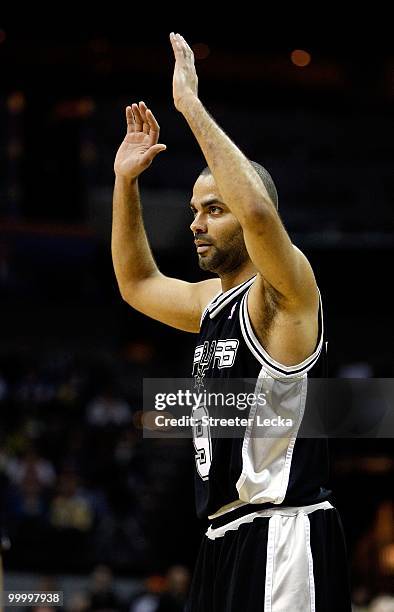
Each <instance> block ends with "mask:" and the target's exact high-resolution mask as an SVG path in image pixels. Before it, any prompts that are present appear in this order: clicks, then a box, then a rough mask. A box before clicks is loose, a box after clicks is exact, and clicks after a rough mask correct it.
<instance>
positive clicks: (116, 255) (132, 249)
mask: <svg viewBox="0 0 394 612" xmlns="http://www.w3.org/2000/svg"><path fill="white" fill-rule="evenodd" d="M111 247H112V261H113V264H114V270H115V275H116V279H117V281H118V285H119V289H120V292H121V293H122V294H123V291H124V290H125V289H126V287H130V285H132V284H134V283H138V282H139V281H141V280H143V279H145V278H148V277H149V276H151V275H152V274H153V273H155V272H156V271H157V266H156V264H155V261H154V258H153V255H152V252H151V250H150V247H149V243H148V238H147V236H146V232H145V228H144V223H143V219H142V211H141V203H140V197H139V189H138V181H137V179H135V180H132V181H130V180H127V179H125V178H122V177H118V176H117V177H116V179H115V187H114V195H113V217H112V245H111Z"/></svg>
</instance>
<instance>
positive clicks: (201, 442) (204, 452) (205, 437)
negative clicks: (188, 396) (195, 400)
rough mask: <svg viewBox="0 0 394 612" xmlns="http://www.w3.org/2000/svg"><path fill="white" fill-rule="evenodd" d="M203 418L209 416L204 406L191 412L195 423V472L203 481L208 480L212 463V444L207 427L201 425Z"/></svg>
mask: <svg viewBox="0 0 394 612" xmlns="http://www.w3.org/2000/svg"><path fill="white" fill-rule="evenodd" d="M203 416H206V417H208V416H209V414H208V410H207V409H206V407H205V406H199V407H198V408H195V409H194V410H193V418H194V422H195V424H194V425H193V444H194V448H195V450H196V454H195V459H196V468H197V472H198V474H199V475H200V477H201V478H202V479H203V480H208V478H209V468H210V467H211V461H212V442H211V432H210V428H209V425H208V424H204V423H203V420H202V417H203Z"/></svg>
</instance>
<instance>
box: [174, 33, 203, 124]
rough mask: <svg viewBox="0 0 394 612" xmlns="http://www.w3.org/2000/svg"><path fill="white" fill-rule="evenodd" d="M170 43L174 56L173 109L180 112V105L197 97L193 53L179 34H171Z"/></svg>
mask: <svg viewBox="0 0 394 612" xmlns="http://www.w3.org/2000/svg"><path fill="white" fill-rule="evenodd" d="M170 41H171V45H172V49H173V51H174V56H175V67H174V76H173V80H172V93H173V97H174V104H175V108H176V109H177V110H179V111H180V112H182V105H183V104H185V103H187V99H188V98H189V97H190V96H193V97H197V96H198V78H197V72H196V68H195V66H194V53H193V51H192V50H191V48H190V47H189V45H188V44H187V42H186V40H185V39H184V38H183V36H181V35H180V34H174V32H171V34H170Z"/></svg>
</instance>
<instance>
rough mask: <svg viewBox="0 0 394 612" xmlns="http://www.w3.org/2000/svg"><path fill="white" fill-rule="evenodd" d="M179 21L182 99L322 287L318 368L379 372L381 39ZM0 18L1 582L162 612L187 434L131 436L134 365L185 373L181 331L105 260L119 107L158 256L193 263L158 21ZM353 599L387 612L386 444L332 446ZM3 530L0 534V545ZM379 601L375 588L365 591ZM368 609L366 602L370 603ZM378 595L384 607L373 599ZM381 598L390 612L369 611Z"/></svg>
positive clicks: (184, 569)
mask: <svg viewBox="0 0 394 612" xmlns="http://www.w3.org/2000/svg"><path fill="white" fill-rule="evenodd" d="M191 23H193V20H192V19H190V20H189V21H188V25H187V26H186V27H185V26H183V27H181V26H179V31H180V32H181V33H182V34H183V35H184V36H185V37H186V39H187V40H188V42H189V43H190V44H191V46H192V47H193V49H194V52H195V56H196V64H197V70H198V74H199V82H200V89H199V93H200V97H201V99H202V101H203V102H204V104H205V105H206V107H207V108H208V110H209V112H210V113H211V114H212V115H213V116H214V117H215V119H216V120H217V121H218V122H219V124H220V125H221V126H222V127H223V128H224V130H225V131H226V132H227V133H228V135H229V136H230V137H231V138H232V139H233V140H234V141H235V142H236V144H237V145H238V146H240V148H241V149H242V150H243V151H244V153H245V154H246V155H247V156H248V157H249V158H251V159H254V160H255V161H258V162H259V163H261V164H263V165H264V166H265V167H267V168H268V170H269V171H270V172H271V174H272V176H273V178H274V180H275V182H276V185H277V188H278V192H279V206H280V212H281V216H282V219H283V221H284V223H285V225H286V227H287V229H288V231H289V233H290V236H291V238H292V240H293V242H294V243H295V244H296V245H297V246H299V247H300V248H301V249H302V250H303V251H304V252H305V253H306V254H307V256H308V257H309V259H310V261H311V263H312V265H313V268H314V271H315V274H316V277H317V281H318V284H319V287H320V289H321V292H322V295H323V300H324V305H325V320H326V324H327V329H328V338H329V358H330V375H331V376H333V377H338V376H339V377H351V378H356V377H392V376H393V374H394V363H393V355H392V337H393V324H392V312H393V308H392V302H391V299H389V298H388V295H389V286H390V285H391V284H392V262H393V259H392V258H393V253H394V214H393V203H394V173H393V158H394V150H393V149H394V144H393V143H394V123H393V104H394V51H393V49H388V48H384V47H383V45H380V46H379V45H377V46H372V45H371V44H369V42H366V41H365V40H364V41H361V42H360V43H359V42H358V41H357V44H356V43H355V44H354V45H347V46H345V45H342V44H341V43H340V41H339V40H336V39H335V32H334V33H333V34H332V36H331V37H330V38H329V39H323V38H319V36H318V35H315V36H314V37H313V38H314V39H313V40H312V38H311V37H310V36H309V37H304V38H303V37H302V36H298V37H294V36H293V37H291V36H289V37H287V36H286V35H285V33H284V32H282V33H281V34H278V33H277V31H275V35H273V34H271V36H264V37H262V36H247V35H246V33H245V32H244V31H241V33H239V35H238V36H237V37H235V36H233V35H230V33H229V32H228V31H227V30H225V29H223V28H222V29H219V30H214V29H213V28H211V30H210V29H209V28H198V27H196V25H195V27H193V26H191V25H190V24H191ZM176 27H177V24H176V23H175V24H171V25H170V26H169V27H168V28H164V26H163V27H162V28H161V29H160V28H158V27H157V26H156V29H155V30H154V31H153V30H152V29H151V28H148V30H147V32H146V33H144V34H140V35H139V36H136V35H135V32H134V31H133V30H132V32H131V33H130V29H128V28H127V27H126V24H124V25H123V26H122V25H119V24H118V26H117V27H109V26H107V27H101V28H97V29H95V30H94V29H93V28H91V27H90V28H86V29H84V30H81V31H75V29H73V30H68V31H66V30H65V31H64V32H61V31H59V30H58V29H56V31H54V30H53V29H50V28H48V29H44V28H41V29H40V30H38V29H37V28H30V29H28V28H25V29H22V28H16V27H7V25H6V24H4V26H2V24H1V23H0V70H1V75H2V79H1V88H0V133H1V139H0V298H1V299H0V308H1V321H2V332H1V345H0V411H1V412H0V414H1V417H0V525H2V527H3V548H4V553H3V560H4V564H5V569H6V588H8V589H9V590H11V589H19V590H22V589H23V588H26V589H27V588H30V589H31V588H35V589H37V588H41V589H42V590H55V589H56V588H61V589H62V590H63V591H64V593H65V598H66V600H65V604H64V607H65V609H67V610H70V611H71V610H73V611H75V612H76V611H81V612H82V611H85V610H93V609H94V610H102V609H107V610H108V609H114V610H129V611H130V612H157V610H161V611H163V610H167V611H168V610H181V609H182V601H183V599H184V597H185V594H186V593H187V589H188V582H189V577H190V572H191V571H192V568H193V565H194V561H195V557H196V554H197V549H198V544H199V540H200V537H201V535H202V534H203V533H204V531H205V529H206V525H205V524H201V523H199V522H198V521H197V520H196V518H195V512H194V491H193V463H194V459H193V452H192V444H191V441H190V440H174V441H171V442H169V441H166V440H143V439H142V433H141V421H140V419H141V408H142V404H141V396H142V380H143V378H144V377H153V376H154V377H165V376H171V377H174V376H177V377H187V376H189V373H190V365H191V355H192V351H193V347H194V341H195V337H194V336H193V335H191V334H190V335H189V334H185V333H182V332H178V331H176V330H172V329H169V328H166V327H165V326H164V325H161V324H159V323H156V322H154V321H151V320H149V319H147V318H145V317H143V316H142V315H139V314H138V313H136V312H134V311H133V310H132V309H131V308H130V307H128V306H127V305H126V304H124V303H122V300H121V298H120V295H119V292H118V289H117V285H116V280H115V277H114V274H113V270H112V263H111V256H110V229H111V198H112V188H113V179H114V177H113V160H114V156H115V153H116V150H117V147H118V145H119V144H120V142H121V140H122V138H123V136H124V131H125V125H124V124H125V120H124V108H125V106H126V105H127V104H130V103H131V102H138V101H139V100H144V101H145V102H146V103H147V105H148V106H149V107H150V108H152V110H153V112H154V113H155V115H156V117H157V119H158V121H159V123H160V126H161V138H160V142H163V143H165V144H166V145H167V151H166V152H165V153H163V154H161V155H160V156H159V157H158V158H157V160H156V161H155V162H154V164H153V165H152V166H151V168H150V169H149V170H148V171H147V172H146V173H145V174H144V175H143V177H142V179H141V181H140V185H141V193H142V202H143V206H144V215H145V222H146V227H147V231H148V235H149V238H150V242H151V245H152V247H153V250H154V253H155V256H156V259H157V262H158V264H159V266H160V268H161V270H162V271H163V272H165V273H167V274H170V275H172V276H176V277H179V278H183V279H185V280H189V281H197V280H201V279H202V278H206V276H204V275H203V273H202V272H201V271H199V269H198V266H197V262H196V255H195V251H194V247H193V243H192V240H191V238H192V235H191V232H190V230H189V224H190V222H191V215H190V212H189V208H188V203H189V200H190V198H191V192H192V187H193V183H194V181H195V180H196V178H197V176H198V174H199V172H200V171H201V169H202V168H203V167H204V166H205V161H204V159H203V157H202V155H201V153H200V150H199V148H198V146H197V144H196V142H195V141H194V140H193V137H192V134H191V132H190V130H189V128H188V127H187V124H186V122H185V120H184V119H183V117H182V116H181V115H180V114H179V113H177V111H176V110H175V108H174V107H173V103H172V92H171V79H172V69H173V59H172V51H171V48H170V44H169V42H168V34H169V32H170V31H171V29H175V28H176ZM330 448H331V476H332V477H331V485H332V489H333V490H334V502H335V503H336V505H337V507H338V508H339V510H340V512H341V515H342V519H343V524H344V529H345V532H346V538H347V543H348V549H349V561H350V567H351V575H352V588H353V599H354V604H355V608H354V609H355V610H371V611H372V610H374V611H378V610H393V607H392V606H393V601H392V599H390V594H391V595H393V593H394V584H393V582H394V503H393V496H392V492H393V472H394V453H393V446H392V440H390V439H387V440H385V439H380V440H355V439H349V440H335V441H334V440H332V441H331V443H330ZM10 542H11V546H10V545H9V543H10ZM384 598H385V599H384ZM382 602H383V603H382ZM382 606H383V607H382ZM390 606H391V607H390Z"/></svg>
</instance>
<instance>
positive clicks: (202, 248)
mask: <svg viewBox="0 0 394 612" xmlns="http://www.w3.org/2000/svg"><path fill="white" fill-rule="evenodd" d="M194 243H195V245H196V248H197V253H205V252H206V251H208V249H209V247H210V246H212V245H211V244H210V243H209V242H205V241H204V240H195V241H194Z"/></svg>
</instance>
